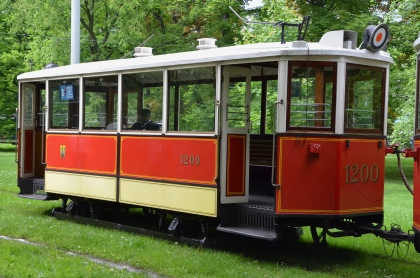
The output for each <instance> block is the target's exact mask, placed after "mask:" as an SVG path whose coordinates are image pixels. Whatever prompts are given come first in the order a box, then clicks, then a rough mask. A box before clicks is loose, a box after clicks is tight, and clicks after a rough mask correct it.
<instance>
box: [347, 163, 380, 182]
mask: <svg viewBox="0 0 420 278" xmlns="http://www.w3.org/2000/svg"><path fill="white" fill-rule="evenodd" d="M344 169H345V170H346V183H358V182H359V181H361V182H363V183H366V182H368V181H371V182H377V181H378V179H379V167H378V165H376V164H373V165H372V166H371V167H370V168H369V166H367V165H366V164H363V165H362V166H361V167H360V166H359V165H357V164H352V165H350V164H347V165H346V167H345V168H344Z"/></svg>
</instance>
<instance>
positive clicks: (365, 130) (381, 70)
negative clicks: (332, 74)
mask: <svg viewBox="0 0 420 278" xmlns="http://www.w3.org/2000/svg"><path fill="white" fill-rule="evenodd" d="M350 69H359V70H370V71H375V72H377V73H379V74H381V77H382V79H381V82H379V83H373V84H372V90H371V92H372V102H371V103H372V106H373V105H375V103H376V105H377V104H378V103H380V110H377V111H378V113H377V114H378V115H377V116H376V117H375V118H374V117H373V116H372V121H375V120H376V121H379V125H375V124H374V123H373V124H374V126H373V128H360V127H359V128H355V127H348V125H349V116H348V112H351V111H348V110H349V109H350V108H349V105H350V93H351V88H354V87H355V84H356V82H363V81H369V80H374V78H369V77H366V76H365V77H363V76H362V75H360V77H358V78H357V79H355V80H351V81H350V80H349V70H350ZM385 82H386V69H385V68H381V67H374V66H366V65H359V64H347V65H346V86H345V95H344V97H345V107H344V132H345V133H368V134H383V130H384V105H385V88H386V86H385V85H386V83H385ZM378 84H380V86H381V93H380V94H375V93H374V92H375V91H376V90H375V85H376V86H377V85H378ZM366 95H367V94H366V93H363V96H364V97H365V106H366V103H367V102H366V100H367V99H368V98H367V97H366ZM375 96H376V97H377V96H380V98H381V99H380V101H379V102H378V100H374V99H373V98H374V97H375ZM355 98H356V96H355V97H354V98H353V101H352V102H351V103H353V105H354V102H355ZM353 107H354V106H353ZM351 110H357V109H355V108H352V109H351ZM368 111H372V112H374V111H375V110H366V111H356V112H366V113H370V112H368ZM353 118H354V117H353ZM364 118H366V117H364ZM353 124H354V123H353ZM362 124H363V123H362ZM365 125H366V124H365Z"/></svg>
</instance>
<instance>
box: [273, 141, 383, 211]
mask: <svg viewBox="0 0 420 278" xmlns="http://www.w3.org/2000/svg"><path fill="white" fill-rule="evenodd" d="M350 141H351V142H350V146H348V145H347V144H348V143H346V140H345V139H340V138H302V137H301V138H299V139H296V136H295V137H290V136H288V137H279V139H278V146H280V148H279V150H278V152H279V153H278V156H277V157H278V158H279V161H278V165H279V167H278V183H279V184H280V188H279V189H278V190H277V198H276V199H277V203H276V213H277V214H279V215H282V216H290V215H301V216H303V215H314V216H327V217H337V216H350V215H359V214H371V213H373V214H380V215H383V193H384V189H383V181H384V178H383V167H384V150H383V148H382V149H378V147H377V145H378V140H365V141H363V140H350ZM354 165H356V166H354ZM372 165H375V166H372ZM357 167H358V168H357ZM356 168H357V169H358V170H357V169H356ZM371 171H372V173H371ZM371 176H373V181H372V180H370V177H371Z"/></svg>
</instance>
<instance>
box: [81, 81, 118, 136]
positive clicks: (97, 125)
mask: <svg viewBox="0 0 420 278" xmlns="http://www.w3.org/2000/svg"><path fill="white" fill-rule="evenodd" d="M88 97H89V98H92V99H93V102H92V103H91V102H90V100H89V101H88ZM95 98H96V99H95ZM95 102H96V103H95ZM98 102H99V103H98ZM100 102H103V103H100ZM93 104H95V105H96V108H94V109H96V111H88V109H87V108H88V107H89V108H90V105H93ZM101 106H102V107H101ZM101 114H103V115H102V117H101ZM91 115H93V118H92V117H91ZM88 116H89V117H88ZM95 116H96V118H95ZM117 121H118V75H116V74H113V75H101V76H93V77H92V76H88V77H84V78H83V129H84V130H101V131H102V130H110V131H116V129H117V125H116V124H113V123H116V122H117ZM110 127H111V128H110Z"/></svg>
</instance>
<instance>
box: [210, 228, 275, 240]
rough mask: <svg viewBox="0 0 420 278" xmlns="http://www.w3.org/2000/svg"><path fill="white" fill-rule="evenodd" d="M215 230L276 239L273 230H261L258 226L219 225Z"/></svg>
mask: <svg viewBox="0 0 420 278" xmlns="http://www.w3.org/2000/svg"><path fill="white" fill-rule="evenodd" d="M217 230H218V231H221V232H227V233H233V234H238V235H243V236H249V237H254V238H259V239H265V240H276V239H277V233H276V232H274V231H267V230H262V229H258V228H252V227H241V226H231V227H221V226H219V227H218V228H217Z"/></svg>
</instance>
